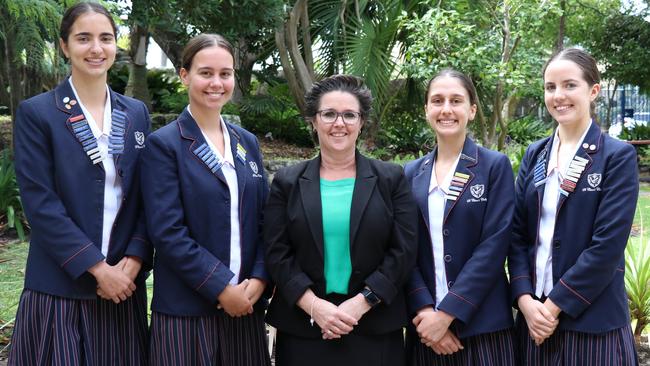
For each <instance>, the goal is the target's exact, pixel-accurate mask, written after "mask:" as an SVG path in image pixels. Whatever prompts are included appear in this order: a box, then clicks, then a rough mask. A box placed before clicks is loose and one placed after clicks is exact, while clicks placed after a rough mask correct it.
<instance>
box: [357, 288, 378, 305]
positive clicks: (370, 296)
mask: <svg viewBox="0 0 650 366" xmlns="http://www.w3.org/2000/svg"><path fill="white" fill-rule="evenodd" d="M361 295H363V297H364V298H365V299H366V302H368V305H370V307H371V308H374V307H375V306H377V305H379V303H380V302H381V299H380V298H379V297H378V296H377V295H375V293H374V292H372V290H371V289H369V288H368V287H365V288H364V289H363V290H361Z"/></svg>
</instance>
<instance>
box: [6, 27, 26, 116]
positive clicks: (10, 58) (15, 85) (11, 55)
mask: <svg viewBox="0 0 650 366" xmlns="http://www.w3.org/2000/svg"><path fill="white" fill-rule="evenodd" d="M6 36H7V38H6V39H16V38H17V37H16V35H15V34H7V35H6ZM16 58H17V57H16V50H15V49H14V44H13V42H5V60H7V62H6V65H7V66H6V67H7V70H6V73H7V76H8V79H9V95H10V98H9V99H10V103H9V110H10V111H11V120H12V123H15V122H16V109H17V108H18V103H20V101H21V100H23V99H24V98H23V89H22V87H21V85H20V79H21V73H22V71H23V70H22V67H21V65H20V63H16ZM12 129H13V125H12Z"/></svg>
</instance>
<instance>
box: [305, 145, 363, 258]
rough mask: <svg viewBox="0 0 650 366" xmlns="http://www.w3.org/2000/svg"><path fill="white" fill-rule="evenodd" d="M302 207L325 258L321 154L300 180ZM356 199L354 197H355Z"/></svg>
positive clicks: (319, 250)
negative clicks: (321, 194)
mask: <svg viewBox="0 0 650 366" xmlns="http://www.w3.org/2000/svg"><path fill="white" fill-rule="evenodd" d="M298 184H299V185H300V197H301V199H302V207H303V208H304V209H305V217H306V218H307V223H308V224H309V229H310V231H311V234H312V236H313V239H314V243H316V248H317V249H318V253H320V255H321V258H323V207H322V204H321V196H320V155H319V156H318V157H316V158H314V159H312V160H310V161H309V162H308V163H307V167H306V168H305V171H304V172H303V174H302V176H301V177H300V179H299V180H298ZM353 200H354V198H353Z"/></svg>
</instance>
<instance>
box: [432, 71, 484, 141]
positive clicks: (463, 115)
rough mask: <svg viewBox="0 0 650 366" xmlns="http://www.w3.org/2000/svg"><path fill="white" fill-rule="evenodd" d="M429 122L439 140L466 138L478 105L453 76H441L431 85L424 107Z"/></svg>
mask: <svg viewBox="0 0 650 366" xmlns="http://www.w3.org/2000/svg"><path fill="white" fill-rule="evenodd" d="M424 111H425V113H426V118H427V122H429V125H430V126H431V128H433V130H434V131H435V132H436V136H437V138H438V139H439V140H440V139H446V138H465V133H466V130H467V123H468V121H471V120H473V119H474V116H475V115H476V105H475V104H471V103H470V96H469V93H468V92H467V90H466V89H465V87H464V86H463V84H462V82H461V81H460V80H459V79H458V78H455V77H452V76H444V75H443V76H440V77H437V78H436V79H434V80H433V81H432V82H431V84H430V85H429V93H428V95H427V103H426V104H425V105H424Z"/></svg>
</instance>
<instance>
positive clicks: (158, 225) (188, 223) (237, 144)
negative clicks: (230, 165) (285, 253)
mask: <svg viewBox="0 0 650 366" xmlns="http://www.w3.org/2000/svg"><path fill="white" fill-rule="evenodd" d="M226 125H227V128H228V132H229V134H230V149H231V150H232V155H233V157H234V161H235V170H236V172H237V183H238V190H239V213H240V214H239V220H240V234H241V237H240V240H241V261H242V262H241V271H240V273H239V278H240V281H242V280H244V279H246V278H251V277H256V278H260V279H262V280H265V281H266V280H268V279H269V277H268V275H267V273H266V270H265V268H264V258H263V257H264V245H263V241H262V224H263V220H262V218H263V208H264V202H265V200H266V196H267V194H268V183H267V181H266V176H265V173H264V165H263V164H262V155H261V154H260V150H259V145H258V142H257V139H256V138H255V136H254V135H253V134H251V133H250V132H248V131H246V130H244V129H243V128H241V127H238V126H235V125H232V124H230V123H226ZM203 144H206V141H205V139H204V137H203V134H202V133H201V130H200V128H199V126H198V125H197V124H196V121H194V119H193V118H192V116H191V115H190V114H189V112H188V111H187V109H185V110H184V111H183V112H182V113H181V114H180V116H179V117H178V119H177V120H175V121H172V122H171V123H169V124H168V125H166V126H165V127H162V128H160V129H159V130H157V131H155V132H154V133H152V134H151V135H150V136H149V138H148V139H147V147H146V149H145V152H144V154H143V157H142V190H143V195H144V201H145V202H144V204H145V211H146V214H147V228H148V230H149V233H150V236H151V240H152V242H153V245H154V247H155V249H156V253H155V260H154V278H155V280H154V293H153V300H152V309H153V310H154V311H158V312H162V313H166V314H171V315H180V316H204V315H211V314H214V313H215V312H217V307H216V306H217V296H219V294H220V293H221V291H223V290H224V288H225V287H226V286H227V285H228V282H229V281H230V279H231V278H232V277H233V276H234V275H235V274H234V273H233V272H232V271H230V268H229V267H228V265H229V262H230V193H229V190H228V185H227V183H226V178H225V177H224V175H223V173H222V172H221V170H215V172H213V171H212V170H211V169H210V167H209V166H208V165H207V164H206V163H205V162H204V161H203V160H201V158H200V157H199V156H200V153H199V152H197V148H199V147H201V146H202V145H203ZM241 148H243V150H244V151H245V157H241V158H240V157H238V154H237V151H238V149H240V150H241ZM263 302H264V301H263ZM263 302H260V304H261V303H263Z"/></svg>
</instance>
